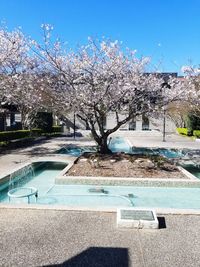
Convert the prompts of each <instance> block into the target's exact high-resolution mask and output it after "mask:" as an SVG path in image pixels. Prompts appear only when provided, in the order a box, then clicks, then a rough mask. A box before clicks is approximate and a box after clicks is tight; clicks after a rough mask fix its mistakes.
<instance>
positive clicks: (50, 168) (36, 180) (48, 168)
mask: <svg viewBox="0 0 200 267" xmlns="http://www.w3.org/2000/svg"><path fill="white" fill-rule="evenodd" d="M66 166H67V164H66V163H62V162H37V163H33V164H32V167H33V170H34V176H30V175H28V178H27V177H22V178H25V179H22V180H20V185H19V186H20V187H22V186H23V187H35V188H36V189H38V195H39V197H40V196H41V195H44V194H45V193H46V192H47V190H48V189H49V187H52V186H53V185H54V181H55V177H56V176H57V175H58V174H59V173H60V172H61V171H62V170H63V169H64V168H65V167H66ZM18 175H19V174H18ZM13 179H16V180H17V179H18V177H17V176H16V177H13ZM21 181H22V182H21ZM16 187H18V186H17V184H16ZM9 189H10V188H9V181H8V182H7V183H6V184H4V185H1V186H0V202H9V198H8V195H7V193H8V191H9ZM31 199H32V200H33V201H35V199H34V198H33V197H32V198H31ZM16 201H17V202H20V203H21V202H23V203H26V202H27V199H26V198H22V199H10V202H14V203H16Z"/></svg>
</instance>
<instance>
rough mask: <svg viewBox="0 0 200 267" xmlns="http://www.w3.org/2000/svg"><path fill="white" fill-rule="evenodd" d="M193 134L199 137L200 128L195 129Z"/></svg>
mask: <svg viewBox="0 0 200 267" xmlns="http://www.w3.org/2000/svg"><path fill="white" fill-rule="evenodd" d="M193 135H194V136H196V137H197V138H200V130H194V131H193Z"/></svg>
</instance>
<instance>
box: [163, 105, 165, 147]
mask: <svg viewBox="0 0 200 267" xmlns="http://www.w3.org/2000/svg"><path fill="white" fill-rule="evenodd" d="M165 113H166V110H165V107H164V112H163V142H166V139H165V126H166V119H165Z"/></svg>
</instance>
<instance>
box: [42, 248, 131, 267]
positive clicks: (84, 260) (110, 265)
mask: <svg viewBox="0 0 200 267" xmlns="http://www.w3.org/2000/svg"><path fill="white" fill-rule="evenodd" d="M53 266H55V267H56V266H58V267H61V266H63V267H95V266H98V267H118V266H119V267H120V266H123V267H128V266H129V256H128V249H127V248H112V247H90V248H88V249H86V250H84V251H83V252H81V253H80V254H77V255H76V256H74V257H72V258H71V259H69V260H66V261H65V262H63V263H60V264H53V265H44V267H53Z"/></svg>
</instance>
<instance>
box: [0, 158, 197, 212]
mask: <svg viewBox="0 0 200 267" xmlns="http://www.w3.org/2000/svg"><path fill="white" fill-rule="evenodd" d="M65 167H66V164H64V163H59V162H45V163H44V162H43V163H41V162H39V163H34V164H33V168H34V173H35V174H34V176H32V177H31V176H30V177H29V178H28V179H25V180H24V184H23V186H24V187H26V188H27V187H28V188H30V187H33V188H36V189H37V191H38V197H37V199H36V198H35V197H32V198H31V199H30V203H31V204H37V205H46V204H47V205H66V206H68V207H76V208H77V207H91V208H103V207H107V208H116V207H148V208H176V209H200V201H199V196H200V188H180V187H142V186H122V185H121V186H114V185H113V186H112V185H111V186H101V187H99V186H95V185H73V184H71V185H58V184H55V178H56V176H57V175H59V173H60V172H61V171H62V170H63V169H64V168H65ZM8 191H9V181H7V185H6V186H5V184H3V185H1V186H0V202H1V203H9V198H8V195H7V193H8ZM10 203H11V204H16V203H27V198H19V199H14V198H13V199H10Z"/></svg>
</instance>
